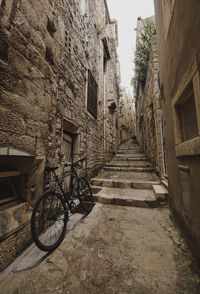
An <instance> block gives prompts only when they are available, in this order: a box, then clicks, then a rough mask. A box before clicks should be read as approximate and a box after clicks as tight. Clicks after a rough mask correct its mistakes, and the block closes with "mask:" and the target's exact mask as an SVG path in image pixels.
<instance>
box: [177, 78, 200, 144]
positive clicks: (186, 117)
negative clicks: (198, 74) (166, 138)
mask: <svg viewBox="0 0 200 294" xmlns="http://www.w3.org/2000/svg"><path fill="white" fill-rule="evenodd" d="M175 109H176V115H177V119H178V121H179V126H180V127H179V134H180V142H179V143H182V142H185V141H188V140H191V139H193V138H196V137H198V135H199V131H198V123H197V114H196V104H195V97H194V88H193V83H192V81H191V82H190V83H189V85H188V86H187V88H186V89H185V91H184V93H183V95H182V99H180V102H178V103H177V104H176V106H175Z"/></svg>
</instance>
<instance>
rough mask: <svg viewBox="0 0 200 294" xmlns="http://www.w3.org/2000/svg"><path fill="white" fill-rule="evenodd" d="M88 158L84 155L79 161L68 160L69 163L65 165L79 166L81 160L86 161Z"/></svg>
mask: <svg viewBox="0 0 200 294" xmlns="http://www.w3.org/2000/svg"><path fill="white" fill-rule="evenodd" d="M86 159H87V158H86V157H83V158H81V159H79V160H77V161H76V162H74V163H71V162H67V163H65V164H64V166H65V167H67V166H77V165H78V163H79V162H83V161H85V160H86Z"/></svg>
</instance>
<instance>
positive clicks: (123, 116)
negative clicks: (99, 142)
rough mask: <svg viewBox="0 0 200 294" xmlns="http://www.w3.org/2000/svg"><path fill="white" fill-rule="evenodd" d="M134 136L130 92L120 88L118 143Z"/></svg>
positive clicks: (133, 113) (133, 115)
mask: <svg viewBox="0 0 200 294" xmlns="http://www.w3.org/2000/svg"><path fill="white" fill-rule="evenodd" d="M134 136H135V109H134V103H133V98H132V96H131V94H130V92H129V91H128V90H127V89H125V88H122V89H121V98H120V142H121V143H122V142H124V141H126V140H128V139H131V138H132V137H134Z"/></svg>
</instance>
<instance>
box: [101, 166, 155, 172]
mask: <svg viewBox="0 0 200 294" xmlns="http://www.w3.org/2000/svg"><path fill="white" fill-rule="evenodd" d="M104 170H110V171H123V172H127V171H128V172H131V171H132V172H152V171H154V168H153V167H136V166H135V167H133V166H132V167H131V166H126V167H123V166H105V167H104Z"/></svg>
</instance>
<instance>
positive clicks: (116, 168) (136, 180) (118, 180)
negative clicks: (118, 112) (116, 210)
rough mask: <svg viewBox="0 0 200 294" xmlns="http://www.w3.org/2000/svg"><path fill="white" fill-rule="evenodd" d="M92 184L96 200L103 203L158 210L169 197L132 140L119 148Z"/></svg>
mask: <svg viewBox="0 0 200 294" xmlns="http://www.w3.org/2000/svg"><path fill="white" fill-rule="evenodd" d="M91 184H92V190H93V194H94V198H95V201H97V202H100V203H104V204H117V205H128V206H135V207H158V206H159V205H160V203H161V202H163V201H165V200H166V199H167V194H168V192H167V189H166V188H165V187H164V186H163V185H162V184H161V180H160V179H159V178H158V177H157V175H156V174H155V172H154V169H153V167H152V166H151V163H150V162H149V161H148V159H147V158H146V156H145V154H143V153H141V151H140V148H139V145H138V144H137V143H136V142H133V141H132V140H129V141H127V142H126V143H124V144H122V145H121V146H120V147H119V149H118V152H117V154H116V155H115V157H114V158H113V159H112V161H111V162H109V163H107V164H106V166H105V167H104V168H103V170H102V171H101V172H100V173H99V174H98V176H96V177H95V178H93V179H92V180H91Z"/></svg>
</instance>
